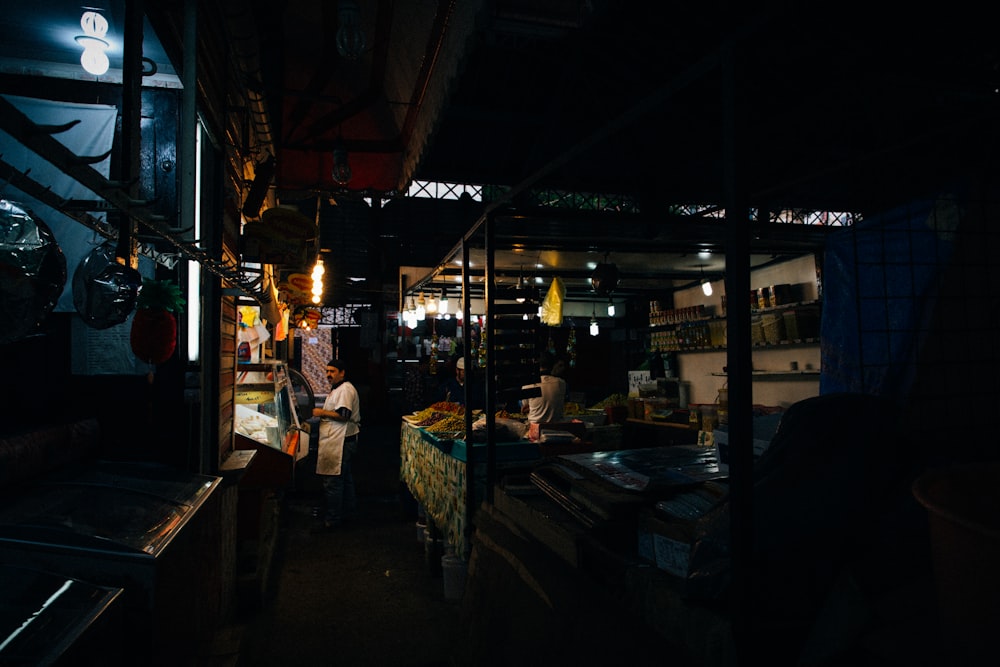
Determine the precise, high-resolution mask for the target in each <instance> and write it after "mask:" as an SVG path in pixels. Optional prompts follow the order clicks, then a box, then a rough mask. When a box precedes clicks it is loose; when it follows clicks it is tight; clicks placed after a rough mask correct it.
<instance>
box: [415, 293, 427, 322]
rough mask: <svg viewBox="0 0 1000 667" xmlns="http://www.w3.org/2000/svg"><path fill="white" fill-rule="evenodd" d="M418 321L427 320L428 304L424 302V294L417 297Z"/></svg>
mask: <svg viewBox="0 0 1000 667" xmlns="http://www.w3.org/2000/svg"><path fill="white" fill-rule="evenodd" d="M417 319H418V320H421V321H422V320H425V319H427V302H426V301H424V293H423V292H421V293H420V296H419V297H417Z"/></svg>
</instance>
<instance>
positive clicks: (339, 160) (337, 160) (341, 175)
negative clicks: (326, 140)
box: [333, 136, 351, 185]
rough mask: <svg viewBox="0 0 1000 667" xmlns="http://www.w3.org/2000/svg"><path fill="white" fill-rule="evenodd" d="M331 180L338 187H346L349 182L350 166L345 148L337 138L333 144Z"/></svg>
mask: <svg viewBox="0 0 1000 667" xmlns="http://www.w3.org/2000/svg"><path fill="white" fill-rule="evenodd" d="M333 180H334V181H336V182H337V184H338V185H347V184H348V183H349V182H350V180H351V164H350V162H349V161H348V159H347V146H345V145H344V140H343V139H342V138H341V137H339V136H338V137H337V139H336V141H334V142H333Z"/></svg>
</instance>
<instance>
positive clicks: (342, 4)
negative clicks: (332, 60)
mask: <svg viewBox="0 0 1000 667" xmlns="http://www.w3.org/2000/svg"><path fill="white" fill-rule="evenodd" d="M337 23H338V24H339V25H338V27H337V53H339V54H340V55H341V56H343V57H344V58H347V59H348V60H357V59H358V58H360V57H361V54H362V53H364V51H365V46H366V45H367V43H366V40H365V33H364V30H362V29H361V8H360V7H358V3H357V2H355V0H340V1H339V2H338V3H337Z"/></svg>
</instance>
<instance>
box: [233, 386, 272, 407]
mask: <svg viewBox="0 0 1000 667" xmlns="http://www.w3.org/2000/svg"><path fill="white" fill-rule="evenodd" d="M273 401H274V390H273V389H270V390H268V389H237V390H236V403H237V404H238V405H257V404H259V403H271V402H273Z"/></svg>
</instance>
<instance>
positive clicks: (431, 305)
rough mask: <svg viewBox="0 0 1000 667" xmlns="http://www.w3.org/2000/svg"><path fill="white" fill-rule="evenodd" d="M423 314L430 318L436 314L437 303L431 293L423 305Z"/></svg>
mask: <svg viewBox="0 0 1000 667" xmlns="http://www.w3.org/2000/svg"><path fill="white" fill-rule="evenodd" d="M424 312H425V314H427V315H430V316H432V317H433V316H434V315H437V314H438V302H437V299H435V298H434V293H433V292H431V293H430V294H429V295H428V296H427V303H426V304H425V305H424Z"/></svg>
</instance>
